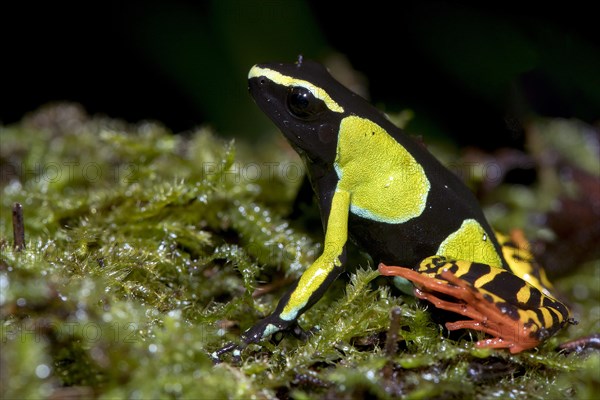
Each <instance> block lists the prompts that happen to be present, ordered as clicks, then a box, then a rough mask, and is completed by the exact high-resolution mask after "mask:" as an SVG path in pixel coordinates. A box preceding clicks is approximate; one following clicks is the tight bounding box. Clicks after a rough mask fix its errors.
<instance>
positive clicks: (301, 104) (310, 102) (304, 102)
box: [287, 86, 327, 120]
mask: <svg viewBox="0 0 600 400" xmlns="http://www.w3.org/2000/svg"><path fill="white" fill-rule="evenodd" d="M287 106H288V110H289V111H290V113H292V115H294V116H295V117H298V118H300V119H305V120H308V119H313V118H314V117H316V116H318V115H319V114H321V113H322V112H323V111H326V110H327V106H326V105H325V103H324V102H323V101H322V100H319V99H317V98H316V97H315V96H314V95H313V94H312V93H311V92H310V90H308V89H306V88H303V87H300V86H295V87H292V88H290V90H289V91H288V96H287Z"/></svg>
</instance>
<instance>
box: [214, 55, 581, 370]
mask: <svg viewBox="0 0 600 400" xmlns="http://www.w3.org/2000/svg"><path fill="white" fill-rule="evenodd" d="M248 80H249V91H250V93H251V95H252V97H253V98H254V100H255V102H256V103H257V105H258V106H259V107H260V109H261V110H262V111H263V112H264V113H265V114H266V115H267V116H268V117H269V118H270V119H271V120H272V121H273V122H274V123H275V125H277V127H279V129H280V130H281V131H282V132H283V134H284V135H285V137H286V139H287V140H288V141H289V143H290V144H291V146H292V147H293V148H294V149H295V150H296V151H297V152H298V154H299V155H300V156H301V158H302V159H303V161H304V163H305V165H306V171H307V174H308V177H309V179H310V182H311V185H312V187H313V189H314V193H315V195H316V198H317V200H318V204H319V209H320V214H321V219H322V222H323V228H324V231H325V243H324V249H323V253H322V254H321V256H320V257H318V259H317V260H316V261H315V262H314V263H313V264H312V265H311V266H310V267H308V269H306V271H304V273H303V274H302V276H301V277H300V279H299V280H298V281H297V282H296V283H294V284H293V285H292V287H291V288H289V290H288V291H287V293H286V294H285V295H284V296H283V297H282V298H281V300H280V301H279V303H278V305H277V307H276V309H275V311H274V312H273V313H272V314H271V315H269V316H267V317H266V318H264V319H262V320H260V321H259V322H258V323H256V324H255V325H254V326H253V327H251V328H250V329H249V330H247V331H246V332H245V333H244V334H243V336H242V344H241V345H240V344H234V343H229V344H228V345H227V346H225V347H223V348H222V349H220V350H218V351H216V352H214V353H213V354H212V356H213V357H214V358H215V359H217V360H218V358H219V357H220V355H222V354H224V353H226V352H228V351H233V352H234V353H235V354H236V355H239V353H240V350H241V349H242V348H243V347H244V346H245V345H247V344H250V343H255V342H258V341H260V340H263V339H266V338H268V337H269V336H271V335H273V334H274V333H276V332H280V331H283V330H291V329H296V328H298V326H297V319H298V317H299V316H300V315H301V314H302V313H303V312H305V311H306V310H307V309H309V308H310V307H311V306H312V305H313V304H314V303H315V302H317V301H318V300H319V299H320V298H321V296H322V295H323V293H324V292H325V291H326V290H327V288H328V287H329V286H330V285H331V283H332V282H333V281H334V280H335V279H336V278H337V277H338V276H339V275H340V273H341V272H342V271H344V264H345V263H346V258H347V256H346V246H347V243H348V240H352V241H353V242H355V243H356V244H357V245H358V246H359V247H361V248H362V249H364V250H365V251H366V252H367V253H369V254H370V256H371V257H372V258H373V260H374V261H375V262H378V263H379V272H380V273H381V274H382V275H389V276H400V277H404V278H406V279H407V280H409V281H411V282H412V283H413V284H414V286H415V289H414V292H415V295H416V296H417V297H418V298H421V299H424V300H427V301H429V302H431V303H432V304H433V305H435V306H436V307H438V308H441V309H445V310H449V311H453V312H455V313H457V314H460V315H462V316H463V317H464V318H465V320H461V321H457V322H448V323H446V328H447V329H449V330H455V329H464V328H468V329H473V330H476V331H481V332H484V333H487V334H489V335H490V336H491V338H489V339H485V340H481V341H479V342H477V343H476V346H477V347H481V348H507V349H509V350H510V351H511V352H512V353H517V352H520V351H523V350H526V349H530V348H533V347H535V346H537V345H538V344H539V343H540V342H542V341H543V340H544V339H546V338H548V337H549V336H551V335H553V334H554V333H556V332H557V331H558V330H559V329H561V328H562V327H563V326H564V325H565V324H566V323H567V322H572V319H571V318H570V315H569V310H568V308H567V307H566V306H565V305H564V304H563V303H561V302H560V301H558V300H557V299H556V298H555V297H554V296H553V295H552V294H551V292H550V289H551V285H550V283H549V282H548V280H547V279H546V276H545V274H544V272H543V270H542V269H541V268H540V267H539V266H538V265H537V264H536V263H535V261H534V259H533V257H532V255H531V253H530V252H529V251H528V250H527V247H528V245H527V242H526V240H525V239H524V237H523V236H522V235H521V234H520V233H519V231H515V232H514V233H513V234H511V235H510V236H503V235H501V234H497V233H496V232H495V231H493V230H492V228H491V227H490V225H489V224H488V222H487V221H486V218H485V217H484V214H483V212H482V210H481V208H480V206H479V204H478V202H477V200H476V199H475V197H474V195H473V194H472V192H471V191H470V190H469V189H468V188H467V186H465V184H464V183H463V182H462V181H461V180H460V179H459V178H458V177H457V176H456V175H454V173H453V172H451V171H450V170H448V169H447V168H446V167H444V166H443V165H442V164H441V163H440V162H439V161H438V160H437V159H436V158H435V157H434V156H433V155H432V154H431V153H429V151H428V150H427V149H426V148H425V147H424V146H423V145H422V144H421V143H418V142H417V141H415V140H413V139H412V138H410V137H409V136H407V135H406V134H405V133H404V132H403V131H402V130H401V129H399V128H398V127H396V126H395V125H394V124H393V123H392V122H390V121H389V120H388V119H387V117H386V116H385V115H384V114H383V113H381V112H380V111H379V110H377V109H376V108H375V107H374V106H372V105H371V104H369V103H368V102H367V101H366V100H364V99H363V98H361V97H360V96H358V95H356V94H354V93H353V92H351V91H350V90H349V89H347V88H346V87H344V86H343V85H342V84H341V83H339V82H337V81H336V80H335V79H334V78H333V77H332V76H331V75H330V74H329V72H328V71H327V69H326V68H325V67H324V66H322V65H320V64H318V63H316V62H312V61H307V60H302V58H301V57H300V58H299V59H298V62H296V63H293V64H292V63H290V64H280V63H271V64H258V65H255V66H254V67H252V69H251V70H250V72H249V74H248Z"/></svg>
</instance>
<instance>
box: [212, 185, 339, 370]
mask: <svg viewBox="0 0 600 400" xmlns="http://www.w3.org/2000/svg"><path fill="white" fill-rule="evenodd" d="M349 210H350V193H349V192H347V191H344V190H339V189H338V190H336V191H335V192H334V195H333V198H332V200H331V207H330V210H329V217H328V218H327V226H326V232H325V245H324V249H323V254H321V256H320V257H319V258H318V259H317V260H316V261H315V262H314V263H313V264H312V265H311V266H310V267H309V268H308V269H307V270H306V271H304V273H303V274H302V276H301V277H300V280H298V282H296V283H295V284H294V285H293V286H292V287H291V288H290V289H289V290H288V292H287V293H286V294H285V295H284V296H283V297H282V298H281V300H279V303H278V304H277V308H276V309H275V311H274V312H273V313H272V314H271V315H269V316H268V317H266V318H264V319H262V320H260V321H259V322H258V323H256V324H255V325H254V326H253V327H252V328H250V329H248V330H247V331H246V332H245V333H244V334H243V335H242V343H241V344H235V343H229V344H227V345H226V346H225V347H223V348H221V349H219V350H217V351H216V352H214V353H212V355H211V356H212V358H213V359H214V360H215V361H219V357H220V356H221V355H223V354H224V353H227V352H230V351H232V352H233V353H234V355H236V356H237V355H239V351H240V350H241V349H242V348H244V347H245V346H246V345H248V344H251V343H256V342H258V341H260V340H263V339H266V338H268V337H269V336H271V335H272V334H274V333H277V332H280V331H283V330H286V329H289V328H291V327H293V326H294V325H295V324H296V321H297V319H298V317H299V316H300V315H301V314H302V313H303V312H304V311H306V310H307V309H309V308H310V307H311V306H312V305H313V304H314V303H316V302H317V301H318V300H319V299H320V298H321V297H322V296H323V293H325V291H326V290H327V288H328V287H329V286H330V285H331V283H332V282H333V281H334V280H335V279H336V278H337V277H338V276H339V275H340V273H341V272H342V271H343V264H344V263H345V261H346V242H347V240H348V213H349Z"/></svg>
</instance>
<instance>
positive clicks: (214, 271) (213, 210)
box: [0, 104, 600, 399]
mask: <svg viewBox="0 0 600 400" xmlns="http://www.w3.org/2000/svg"><path fill="white" fill-rule="evenodd" d="M401 119H402V120H403V118H401ZM557 126H562V128H560V129H571V130H573V132H580V129H579V128H578V127H580V126H581V125H579V124H578V123H576V122H574V123H570V122H569V121H554V122H552V121H546V122H544V121H541V122H540V124H537V125H536V127H537V128H536V129H539V130H540V131H542V132H546V131H547V130H548V129H550V128H552V129H555V128H556V127H557ZM550 130H551V129H550ZM572 134H574V135H577V134H576V133H572ZM578 137H579V136H578ZM0 139H1V144H2V146H1V147H0V168H1V171H2V175H1V177H0V178H1V179H0V184H1V190H2V191H1V193H2V197H1V204H0V207H1V208H0V211H1V214H0V251H1V253H0V317H1V328H2V330H1V336H0V341H1V346H2V351H1V352H0V390H1V395H2V398H7V399H8V398H64V397H70V398H82V399H83V398H89V397H97V398H125V397H127V398H165V397H170V398H251V397H254V398H289V397H293V398H299V399H303V398H340V397H343V398H363V397H365V396H371V397H374V398H397V397H406V398H414V399H419V398H432V397H444V398H448V397H461V398H462V397H468V398H478V399H487V398H498V397H527V398H563V397H573V398H586V396H588V395H589V394H591V393H594V392H595V391H597V388H598V385H600V377H599V376H598V373H597V371H598V362H599V361H598V360H599V356H598V353H587V352H584V353H582V354H576V353H573V354H563V353H559V352H557V351H556V347H557V345H558V344H559V343H561V342H563V341H565V340H567V339H572V338H577V337H580V336H583V335H588V334H590V333H595V332H598V331H599V330H600V307H599V303H598V299H599V297H600V292H599V290H600V288H599V285H598V281H599V278H600V277H599V276H598V271H599V270H600V268H599V265H598V259H590V260H588V261H587V262H585V263H583V265H579V266H578V268H577V269H575V268H573V269H571V271H570V274H569V275H568V276H567V277H565V278H564V279H562V280H561V281H559V282H557V286H558V291H559V293H560V294H561V296H564V297H565V298H567V299H568V302H569V304H571V305H572V308H573V311H574V314H575V317H576V318H577V319H578V320H579V321H580V323H579V325H577V326H573V327H570V328H568V329H565V330H563V331H562V332H560V333H559V334H558V335H557V336H555V337H553V338H551V339H550V340H548V341H547V342H545V343H544V344H543V345H542V346H540V348H539V349H537V350H534V351H529V352H525V353H523V354H518V355H511V354H509V353H507V352H505V351H490V350H478V349H475V348H474V347H473V339H477V338H478V337H479V335H470V334H468V333H465V334H464V335H462V336H458V337H448V336H447V332H445V331H443V330H441V329H440V327H439V326H438V325H437V324H436V323H434V322H433V321H432V320H431V318H430V316H431V313H430V311H431V308H430V307H426V306H424V305H423V304H420V303H418V302H416V301H415V299H414V298H411V297H406V296H402V295H401V294H399V293H397V292H396V291H395V290H394V289H392V288H391V287H390V285H389V281H388V280H386V279H383V278H381V277H379V276H378V274H377V272H374V271H373V270H371V269H370V268H368V265H365V264H364V261H357V259H354V260H353V261H352V262H351V263H350V264H351V265H350V268H349V273H348V274H346V275H345V277H344V279H339V280H338V281H337V282H336V283H334V285H333V286H332V288H331V289H330V290H329V291H328V292H327V293H326V295H325V296H324V298H323V299H322V300H321V301H320V302H319V303H317V304H316V305H315V307H313V308H312V309H311V310H310V311H308V312H307V313H306V314H305V315H303V317H302V318H301V321H300V323H301V325H302V326H304V327H308V328H312V327H315V334H314V335H313V336H311V337H310V338H309V339H308V340H307V341H306V342H300V341H299V340H297V339H294V338H292V337H287V336H286V338H285V339H284V340H283V341H282V342H281V343H279V344H278V345H274V344H272V343H269V342H265V343H261V344H260V346H259V345H252V346H249V348H248V349H246V350H244V352H243V353H242V360H241V363H240V364H236V363H235V362H227V361H226V362H224V363H222V364H219V365H216V366H214V365H213V364H212V362H211V361H210V358H209V356H208V354H210V353H211V352H213V351H214V350H216V349H218V348H220V347H221V346H223V344H224V343H225V342H227V341H229V340H237V339H238V338H239V334H240V333H241V331H242V330H244V329H246V328H248V327H249V326H251V325H252V324H253V323H254V322H255V321H257V320H258V319H259V318H260V317H262V316H264V315H266V314H267V313H269V312H270V311H271V310H272V309H273V308H274V306H275V303H276V302H277V300H278V299H279V297H280V296H281V294H282V293H283V291H284V290H285V288H286V286H287V285H289V282H290V281H291V280H292V279H295V278H297V277H298V276H299V274H300V273H301V271H302V270H303V269H304V268H305V267H306V266H308V265H309V264H310V263H311V262H312V261H313V260H314V259H315V258H316V256H318V254H319V252H320V249H321V245H320V244H319V243H318V238H319V237H320V235H321V233H320V230H321V227H320V224H318V225H317V226H303V225H300V224H297V223H296V221H291V220H288V218H287V215H290V213H291V211H292V210H291V207H292V204H293V199H294V197H295V193H296V192H297V190H298V188H299V187H300V185H301V182H302V176H303V172H302V171H303V167H302V166H301V165H300V164H299V161H298V158H297V157H296V156H295V154H293V152H292V151H291V150H290V149H289V147H288V146H287V145H286V144H284V142H283V139H282V138H279V139H277V140H272V141H269V142H267V143H264V144H262V145H260V146H257V145H254V146H249V145H247V144H246V143H243V142H240V143H235V144H234V143H233V142H228V141H223V140H221V139H218V138H215V136H214V135H213V133H212V132H211V131H210V130H208V129H198V130H196V131H194V132H190V133H189V134H186V135H178V136H174V135H172V134H171V132H170V131H169V130H168V129H167V128H165V127H164V126H161V125H160V124H156V123H139V124H129V123H126V122H123V121H120V120H114V119H109V118H105V117H94V118H90V117H89V116H87V115H86V113H85V112H84V111H83V110H82V109H81V107H79V106H77V105H73V104H60V105H54V106H47V107H44V108H42V109H41V110H39V111H38V112H36V113H34V114H31V115H29V116H27V117H26V118H25V119H23V121H22V122H20V123H19V124H15V125H11V126H0ZM574 142H578V141H574ZM584 142H585V141H584ZM587 143H589V142H587ZM434 147H435V146H434ZM558 147H559V148H563V147H564V146H563V145H562V144H561V145H559V146H558ZM544 148H546V146H544ZM440 149H442V150H440V151H441V152H442V153H444V150H443V147H440ZM570 153H571V151H565V154H570ZM536 154H540V153H539V152H537V153H536ZM575 154H578V153H577V151H575ZM442 156H443V158H444V159H450V160H451V159H452V155H451V154H448V153H445V154H442ZM565 157H567V158H569V159H571V156H567V155H565ZM582 158H583V157H582ZM585 158H586V159H587V158H588V157H587V156H586V157H585ZM494 160H498V158H495V159H494ZM590 160H591V162H592V163H593V162H594V160H593V156H592V157H591V158H590ZM597 160H598V158H596V162H597ZM459 161H460V160H459ZM459 161H457V164H456V165H461V164H460V162H459ZM502 165H505V164H502ZM586 165H587V162H586ZM582 168H583V167H582ZM469 180H471V181H472V185H473V186H474V187H475V188H478V191H479V192H480V194H482V195H483V197H484V198H485V201H484V202H485V203H486V204H487V208H486V209H487V210H488V211H490V210H494V209H495V210H497V209H498V206H497V205H494V204H495V203H494V200H493V198H496V202H499V201H504V200H502V197H501V196H498V197H496V194H494V193H501V192H502V188H504V187H505V186H506V185H507V184H509V182H507V181H505V180H499V181H498V182H496V185H492V186H486V185H485V184H483V183H482V182H481V181H478V180H477V179H476V177H475V176H471V177H469ZM478 182H479V183H478ZM542 186H543V185H542ZM526 190H529V193H528V194H526V197H527V196H529V197H535V196H544V195H543V193H542V192H541V191H540V190H541V189H540V186H535V185H533V186H531V187H530V188H529V189H526V188H523V190H522V192H525V191H526ZM552 193H554V194H555V193H556V192H552ZM583 195H584V196H585V194H583ZM15 202H20V203H21V204H22V205H23V209H24V217H25V218H24V220H25V233H26V249H25V250H23V251H20V252H19V251H16V250H15V249H13V246H12V243H13V239H12V226H11V225H12V223H11V211H10V210H11V208H12V206H13V204H14V203H15ZM534 203H535V202H534ZM519 204H521V202H520V201H516V202H515V204H512V205H511V206H510V207H508V208H504V210H505V211H506V210H509V211H511V212H503V213H501V214H498V213H496V214H495V215H496V217H495V222H497V223H499V224H502V222H503V221H506V219H507V218H508V219H510V218H512V217H511V216H512V215H515V214H518V215H521V216H523V215H528V214H530V212H531V211H532V210H534V209H535V204H534V205H533V206H531V208H530V209H529V211H527V212H523V211H522V208H521V207H520V205H519ZM538 204H540V206H541V205H542V203H541V202H540V203H538ZM494 207H495V208H494ZM542 212H546V211H545V210H542ZM492 214H493V213H492ZM521 221H523V220H522V219H521ZM574 225H577V224H574ZM359 264H360V265H359ZM257 289H261V290H257ZM394 307H399V310H400V320H399V332H398V343H397V351H388V350H385V349H384V348H385V346H384V342H385V337H386V336H387V335H388V334H389V333H388V332H387V330H388V327H389V321H390V316H389V315H390V312H391V309H392V308H394ZM472 336H476V337H472ZM549 382H552V384H548V383H549Z"/></svg>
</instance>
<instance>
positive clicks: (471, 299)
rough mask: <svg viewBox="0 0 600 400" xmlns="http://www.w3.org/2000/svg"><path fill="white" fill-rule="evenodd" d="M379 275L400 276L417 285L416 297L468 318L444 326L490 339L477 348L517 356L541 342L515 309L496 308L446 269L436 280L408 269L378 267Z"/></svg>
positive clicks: (487, 299) (489, 298) (508, 306)
mask: <svg viewBox="0 0 600 400" xmlns="http://www.w3.org/2000/svg"><path fill="white" fill-rule="evenodd" d="M379 272H380V273H381V274H382V275H388V276H401V277H403V278H405V279H407V280H409V281H411V282H413V284H415V285H416V286H417V287H416V288H415V296H416V297H418V298H420V299H423V300H427V301H429V302H430V303H432V304H433V305H435V306H436V307H437V308H440V309H443V310H447V311H452V312H455V313H457V314H460V315H462V316H464V317H467V318H468V320H464V321H456V322H448V323H446V328H447V329H448V330H451V331H453V330H458V329H473V330H477V331H481V332H484V333H487V334H489V335H491V336H493V338H491V339H485V340H480V341H478V342H477V343H476V346H477V347H479V348H508V349H509V350H510V351H511V353H518V352H520V351H523V350H526V349H530V348H533V347H535V346H537V345H538V344H539V343H540V340H539V339H537V338H536V337H535V336H534V335H533V333H534V332H535V329H532V327H531V326H526V325H524V324H523V323H521V322H520V320H519V318H518V316H519V313H518V310H517V309H516V307H515V306H512V305H508V304H506V303H504V304H503V306H502V307H499V306H498V305H497V304H495V303H494V302H493V301H492V298H491V296H489V295H488V298H486V294H485V293H483V292H482V290H480V289H477V288H475V287H474V286H473V285H471V284H470V283H469V282H467V281H465V280H464V279H460V278H458V277H457V276H456V275H455V274H453V273H452V272H450V271H449V270H447V269H442V270H441V272H440V273H439V274H437V277H431V276H428V275H426V274H423V273H420V272H417V271H414V270H412V269H409V268H402V267H394V266H387V265H384V264H380V265H379ZM440 296H444V297H445V298H447V299H442V298H440ZM515 316H516V317H517V318H516V319H515V318H514V317H515Z"/></svg>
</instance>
